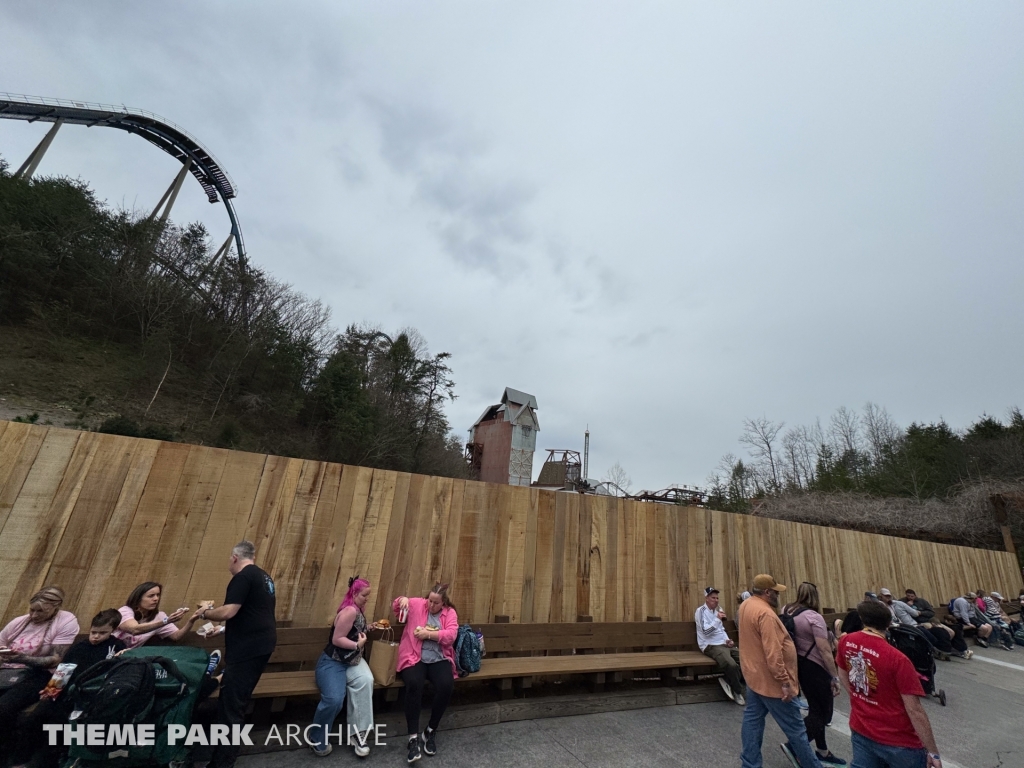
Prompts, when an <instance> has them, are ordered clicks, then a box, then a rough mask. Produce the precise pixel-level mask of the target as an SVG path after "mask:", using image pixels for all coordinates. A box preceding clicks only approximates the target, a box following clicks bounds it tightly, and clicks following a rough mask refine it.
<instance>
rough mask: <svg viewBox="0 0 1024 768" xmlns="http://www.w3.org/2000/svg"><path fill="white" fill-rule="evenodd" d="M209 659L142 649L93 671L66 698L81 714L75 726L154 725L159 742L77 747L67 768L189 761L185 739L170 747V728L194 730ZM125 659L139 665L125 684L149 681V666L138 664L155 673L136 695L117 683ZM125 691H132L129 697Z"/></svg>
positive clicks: (183, 651) (180, 650) (198, 653)
mask: <svg viewBox="0 0 1024 768" xmlns="http://www.w3.org/2000/svg"><path fill="white" fill-rule="evenodd" d="M209 659H210V656H209V654H208V653H207V652H206V651H205V650H203V649H202V648H193V647H189V646H157V647H148V648H147V647H140V648H133V649H132V650H130V651H126V652H125V653H123V654H122V655H121V656H119V657H114V658H112V659H107V660H106V661H101V662H99V663H98V664H94V665H93V666H91V667H89V669H87V670H85V672H83V674H82V678H81V679H80V680H77V681H75V683H74V684H73V685H72V686H71V687H70V688H69V689H68V691H67V694H66V695H68V696H70V697H71V700H72V701H73V702H74V705H75V709H76V710H79V712H78V715H77V717H76V714H75V713H72V722H73V723H74V722H78V723H90V722H95V723H108V722H132V723H134V724H153V725H154V726H155V728H154V736H155V739H154V743H153V745H152V746H144V745H134V744H129V745H126V746H124V747H118V746H86V745H80V744H72V746H71V747H70V749H69V754H68V759H67V761H66V762H65V764H64V765H65V766H67V768H71V767H72V766H74V768H88V767H89V766H118V767H119V766H126V767H129V766H152V765H167V764H168V763H171V762H177V761H183V760H185V759H186V758H187V756H188V751H189V747H186V746H185V745H184V744H183V741H184V740H183V739H182V740H180V741H179V742H178V743H177V744H175V745H170V744H168V743H167V742H168V739H167V726H168V725H172V724H174V725H183V726H185V728H188V727H189V726H190V725H191V723H192V710H193V708H194V707H195V704H196V700H197V699H198V698H199V691H200V687H201V686H202V681H203V677H204V675H205V674H206V666H207V664H208V662H209ZM125 660H128V661H129V662H130V663H134V664H135V669H134V670H132V671H130V672H128V673H127V675H126V676H125V677H124V679H128V678H129V677H131V676H132V675H135V676H136V679H141V678H145V677H146V676H147V674H146V672H145V671H142V669H143V668H144V667H146V666H147V665H140V664H138V662H139V661H146V662H148V667H149V668H150V669H151V670H152V671H151V672H150V673H149V674H148V677H149V680H150V682H149V683H148V684H146V683H145V681H144V680H143V681H142V683H141V684H140V685H139V686H138V687H137V688H131V689H130V690H129V689H127V688H125V689H122V688H121V687H119V684H120V682H121V681H120V679H116V678H115V675H118V674H119V673H118V672H117V671H116V670H117V669H118V668H120V669H121V670H124V669H125V665H124V664H122V663H121V662H123V661H125ZM108 675H109V677H108ZM124 690H129V692H128V693H127V694H125V693H124V692H123V691H124ZM119 694H120V695H122V696H126V698H127V699H128V700H129V701H130V702H131V704H128V705H125V703H124V702H125V700H124V699H121V700H120V701H119V699H118V695H119ZM136 701H137V702H138V705H137V706H135V703H136ZM125 706H127V707H128V709H127V710H125Z"/></svg>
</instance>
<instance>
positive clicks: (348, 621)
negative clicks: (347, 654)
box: [331, 605, 366, 651]
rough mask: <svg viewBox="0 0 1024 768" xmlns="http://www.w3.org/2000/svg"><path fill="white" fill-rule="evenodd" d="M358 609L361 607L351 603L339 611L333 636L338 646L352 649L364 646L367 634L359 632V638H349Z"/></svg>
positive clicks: (333, 641)
mask: <svg viewBox="0 0 1024 768" xmlns="http://www.w3.org/2000/svg"><path fill="white" fill-rule="evenodd" d="M358 611H359V609H358V608H356V607H355V606H354V605H349V606H347V607H345V608H342V609H341V611H340V612H339V613H338V616H337V618H336V619H335V622H334V634H333V635H332V636H331V642H332V643H334V645H336V646H337V647H338V648H345V649H346V650H349V651H352V650H355V649H356V648H362V647H363V645H364V644H365V643H366V635H365V634H363V633H362V632H360V633H359V640H349V638H348V633H349V632H350V631H351V630H352V625H353V624H355V621H356V613H357V612H358Z"/></svg>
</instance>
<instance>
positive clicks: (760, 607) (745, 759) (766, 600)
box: [739, 574, 821, 768]
mask: <svg viewBox="0 0 1024 768" xmlns="http://www.w3.org/2000/svg"><path fill="white" fill-rule="evenodd" d="M785 591H786V587H785V585H784V584H777V583H776V582H775V579H774V578H772V577H771V576H769V575H768V574H761V575H760V576H755V577H754V583H753V585H752V586H751V588H750V592H751V598H750V599H749V600H746V601H744V602H743V605H741V606H740V613H739V624H740V626H739V629H740V668H741V669H742V670H743V678H744V680H746V683H747V706H746V708H745V709H744V710H743V731H742V734H743V752H742V754H741V757H740V764H741V765H742V766H743V768H762V766H763V762H762V759H761V743H762V742H763V741H764V720H765V717H766V716H767V715H768V714H769V713H770V714H771V716H772V717H773V718H775V722H776V723H778V724H779V728H781V729H782V732H783V733H784V734H786V738H788V739H789V743H788V744H783V745H782V751H783V752H785V753H786V757H788V758H789V759H790V761H791V762H792V763H793V765H794V766H797V767H798V768H821V763H820V762H819V761H818V757H817V755H815V754H814V750H813V749H811V744H810V742H809V741H808V740H807V730H806V728H805V727H804V721H803V718H802V717H801V716H800V708H799V707H798V706H797V704H796V702H795V701H794V699H795V698H796V697H797V696H798V695H799V694H800V684H799V683H798V682H797V667H796V646H795V645H793V638H791V637H790V636H789V632H788V631H787V630H786V628H785V627H784V626H783V625H782V621H781V620H780V619H779V614H778V606H779V593H780V592H785ZM797 761H799V763H798V762H797Z"/></svg>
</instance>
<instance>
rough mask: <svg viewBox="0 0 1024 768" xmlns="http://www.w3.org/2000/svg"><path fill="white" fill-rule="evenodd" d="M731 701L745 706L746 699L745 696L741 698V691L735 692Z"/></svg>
mask: <svg viewBox="0 0 1024 768" xmlns="http://www.w3.org/2000/svg"><path fill="white" fill-rule="evenodd" d="M733 701H735V702H736V703H737V704H739V705H740V706H741V707H745V706H747V700H746V699H745V698H743V694H742V693H737V694H736V698H734V699H733Z"/></svg>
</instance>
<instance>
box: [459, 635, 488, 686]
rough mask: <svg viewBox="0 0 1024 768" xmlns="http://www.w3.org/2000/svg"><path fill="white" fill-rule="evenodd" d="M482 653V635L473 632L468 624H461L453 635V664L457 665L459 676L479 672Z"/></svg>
mask: <svg viewBox="0 0 1024 768" xmlns="http://www.w3.org/2000/svg"><path fill="white" fill-rule="evenodd" d="M483 655H484V649H483V635H479V634H477V633H476V632H474V631H473V627H471V626H470V625H469V624H463V625H462V626H461V627H459V633H458V634H457V635H456V636H455V666H456V667H458V670H459V677H465V676H466V675H468V674H470V673H471V672H479V671H480V659H481V658H482V657H483Z"/></svg>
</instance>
